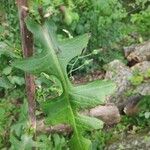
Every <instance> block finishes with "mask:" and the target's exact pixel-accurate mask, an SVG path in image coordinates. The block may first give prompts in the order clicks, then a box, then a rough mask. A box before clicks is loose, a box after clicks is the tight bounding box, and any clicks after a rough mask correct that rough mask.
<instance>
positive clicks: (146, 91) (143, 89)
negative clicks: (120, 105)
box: [134, 81, 150, 96]
mask: <svg viewBox="0 0 150 150" xmlns="http://www.w3.org/2000/svg"><path fill="white" fill-rule="evenodd" d="M134 92H136V93H140V94H141V95H143V96H146V95H150V81H149V82H148V83H142V84H141V85H139V86H138V87H137V88H136V89H135V90H134Z"/></svg>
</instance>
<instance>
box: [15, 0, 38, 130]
mask: <svg viewBox="0 0 150 150" xmlns="http://www.w3.org/2000/svg"><path fill="white" fill-rule="evenodd" d="M17 5H18V11H19V21H20V32H21V40H22V50H23V56H24V57H30V56H32V54H33V36H32V33H31V32H30V31H29V30H28V29H27V27H26V24H25V17H26V16H27V10H25V9H24V7H26V8H28V0H17ZM25 82H26V92H27V99H28V106H29V121H30V125H31V127H32V129H33V130H34V132H35V131H36V115H35V111H36V102H35V84H34V76H32V75H30V74H28V73H25Z"/></svg>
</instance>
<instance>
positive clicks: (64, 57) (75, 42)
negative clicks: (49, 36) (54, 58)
mask: <svg viewBox="0 0 150 150" xmlns="http://www.w3.org/2000/svg"><path fill="white" fill-rule="evenodd" d="M88 41H89V34H84V35H81V36H78V37H75V38H72V39H69V40H65V41H63V42H61V43H60V45H59V48H60V50H61V51H60V53H59V54H58V57H59V60H60V61H61V62H62V63H63V65H64V67H66V66H67V65H68V63H69V61H70V60H72V59H73V58H74V57H76V56H78V55H80V54H81V52H82V50H83V49H84V48H85V47H86V46H87V44H88Z"/></svg>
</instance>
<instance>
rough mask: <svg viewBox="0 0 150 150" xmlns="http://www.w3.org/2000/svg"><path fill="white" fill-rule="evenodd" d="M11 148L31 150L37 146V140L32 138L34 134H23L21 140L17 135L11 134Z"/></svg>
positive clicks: (14, 149)
mask: <svg viewBox="0 0 150 150" xmlns="http://www.w3.org/2000/svg"><path fill="white" fill-rule="evenodd" d="M10 142H11V150H18V149H21V150H31V149H32V147H34V146H36V144H35V142H34V141H33V140H32V136H28V135H22V137H21V140H20V141H19V140H18V139H17V138H16V137H14V136H10Z"/></svg>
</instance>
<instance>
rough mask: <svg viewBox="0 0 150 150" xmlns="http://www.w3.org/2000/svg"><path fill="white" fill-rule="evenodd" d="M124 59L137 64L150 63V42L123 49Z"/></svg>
mask: <svg viewBox="0 0 150 150" xmlns="http://www.w3.org/2000/svg"><path fill="white" fill-rule="evenodd" d="M124 53H125V57H126V58H127V60H128V61H129V62H131V61H135V62H137V63H139V62H142V61H150V41H147V42H144V43H143V44H139V45H132V46H130V47H125V48H124Z"/></svg>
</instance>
